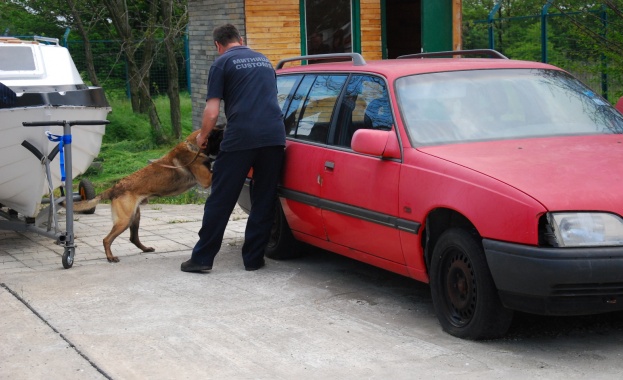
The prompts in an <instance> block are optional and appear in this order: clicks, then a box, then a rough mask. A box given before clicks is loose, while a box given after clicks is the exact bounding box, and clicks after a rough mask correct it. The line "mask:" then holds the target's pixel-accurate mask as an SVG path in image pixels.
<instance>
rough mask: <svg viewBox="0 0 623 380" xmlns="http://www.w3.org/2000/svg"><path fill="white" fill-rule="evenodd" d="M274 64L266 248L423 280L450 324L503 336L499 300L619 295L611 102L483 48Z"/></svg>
mask: <svg viewBox="0 0 623 380" xmlns="http://www.w3.org/2000/svg"><path fill="white" fill-rule="evenodd" d="M483 54H484V55H487V56H489V57H485V58H466V56H470V55H475V56H476V57H478V56H480V57H481V56H482V55H483ZM344 58H347V59H348V61H347V62H343V61H342V62H335V60H336V59H338V60H339V59H342V60H343V59H344ZM303 60H308V61H310V62H311V61H313V62H314V63H316V64H309V65H300V66H292V67H287V68H283V66H284V65H285V64H286V63H289V62H296V61H303ZM327 60H328V61H329V62H325V61H327ZM288 66H290V64H288ZM277 69H278V70H277V75H278V79H277V84H278V89H279V102H280V105H281V107H282V110H283V114H284V120H285V124H286V129H287V142H286V158H285V166H284V168H283V177H282V182H281V185H280V189H279V196H280V202H279V205H278V206H279V207H278V210H277V213H276V219H275V223H274V228H273V234H272V237H271V241H270V243H269V246H268V248H267V251H266V256H267V257H270V258H275V259H283V258H289V257H294V256H296V255H297V254H298V250H297V247H296V243H297V242H304V243H307V244H311V245H313V246H316V247H320V248H323V249H326V250H329V251H332V252H335V253H338V254H342V255H345V256H348V257H351V258H353V259H356V260H360V261H363V262H366V263H369V264H372V265H374V266H377V267H380V268H384V269H387V270H389V271H392V272H395V273H399V274H401V275H404V276H408V277H411V278H413V279H416V280H418V281H422V282H426V283H429V284H430V288H431V293H432V300H433V304H434V307H435V311H436V314H437V316H438V319H439V322H440V324H441V326H442V328H443V329H444V330H445V331H447V332H448V333H450V334H452V335H454V336H457V337H461V338H468V339H489V338H495V337H500V336H502V335H503V334H504V333H505V332H506V331H507V329H508V327H509V325H510V323H511V319H512V316H513V311H514V310H518V311H523V312H529V313H535V314H543V315H581V314H596V313H603V312H610V311H615V310H621V309H623V218H622V217H621V216H622V215H623V191H622V189H623V135H622V133H623V115H622V114H621V113H620V112H619V111H617V110H616V109H615V108H614V107H612V106H611V105H610V104H609V103H608V102H607V101H606V100H604V99H603V98H602V97H600V96H599V95H597V94H595V93H594V92H593V91H591V90H590V89H589V88H588V87H586V86H585V85H584V84H582V83H581V82H579V81H578V80H577V79H575V78H573V77H572V76H571V75H570V74H568V73H567V72H565V71H563V70H561V69H560V68H557V67H554V66H551V65H547V64H542V63H536V62H525V61H516V60H509V59H506V57H504V56H503V55H501V54H500V53H498V52H496V51H493V50H480V51H458V52H444V53H423V54H415V55H411V56H405V57H400V58H399V59H393V60H383V61H374V62H366V61H365V60H364V59H363V57H362V56H361V55H359V54H357V53H345V54H333V55H320V56H306V57H296V58H291V59H286V60H283V61H281V62H280V63H279V64H278V66H277ZM620 104H623V103H621V102H620ZM252 191H253V186H252V181H248V182H247V186H245V188H244V189H243V192H242V193H241V196H240V200H239V204H240V205H241V206H242V207H243V209H245V210H249V209H250V200H249V199H250V192H252Z"/></svg>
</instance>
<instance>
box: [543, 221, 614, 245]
mask: <svg viewBox="0 0 623 380" xmlns="http://www.w3.org/2000/svg"><path fill="white" fill-rule="evenodd" d="M548 219H549V222H550V225H551V226H552V227H553V229H554V231H553V232H554V234H555V236H556V241H557V243H558V246H559V247H587V246H613V245H623V219H621V217H620V216H618V215H615V214H608V213H598V212H556V213H550V214H549V217H548Z"/></svg>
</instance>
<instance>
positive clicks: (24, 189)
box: [0, 37, 111, 217]
mask: <svg viewBox="0 0 623 380" xmlns="http://www.w3.org/2000/svg"><path fill="white" fill-rule="evenodd" d="M0 83H2V84H4V85H5V86H6V87H8V88H9V89H11V90H12V91H13V92H15V94H16V97H15V98H14V99H11V100H10V101H8V102H7V101H6V99H5V103H4V104H0V204H2V205H4V206H6V207H8V208H9V209H11V210H14V211H16V212H18V213H20V214H22V215H23V216H24V217H35V216H36V215H37V214H38V211H39V208H40V205H41V200H42V196H43V195H46V194H48V193H49V190H50V187H51V188H52V189H56V188H57V187H59V186H61V185H62V182H61V165H60V162H61V159H60V155H59V154H57V155H56V157H55V158H54V160H53V161H52V162H51V164H50V170H51V177H52V180H51V184H48V180H47V177H46V172H45V166H44V165H42V163H41V162H40V160H38V159H37V158H36V157H35V155H33V154H32V153H31V152H30V151H29V150H27V149H26V148H24V147H23V146H22V142H23V141H27V142H28V143H30V144H31V145H32V146H34V147H35V148H37V149H38V150H39V151H40V152H41V153H42V154H43V155H45V156H47V155H48V154H49V153H50V152H52V150H53V149H54V148H55V147H56V145H57V144H58V142H53V141H50V140H49V139H48V137H47V136H46V133H45V132H46V131H49V132H50V133H51V134H53V135H57V136H62V135H63V127H62V126H51V127H50V126H47V127H24V126H23V124H22V123H24V122H49V121H61V122H62V121H70V120H71V121H76V120H106V116H107V115H108V113H109V112H110V111H111V108H110V106H109V104H108V102H107V100H106V97H105V94H104V91H103V90H102V89H101V88H99V87H88V86H86V85H85V84H84V82H83V81H82V79H81V78H80V74H79V73H78V70H77V69H76V66H75V65H74V62H73V60H72V58H71V56H70V54H69V51H68V50H67V49H66V48H64V47H62V46H60V45H59V44H58V39H51V38H43V37H35V40H34V41H23V40H19V39H15V38H6V37H1V38H0ZM104 132H105V125H104V124H102V125H89V126H74V127H72V128H71V152H72V163H73V164H72V165H71V168H72V173H73V176H77V175H79V174H82V173H84V172H85V171H86V170H87V169H88V168H89V166H90V165H91V163H92V161H93V159H94V158H95V157H97V155H98V154H99V151H100V147H101V143H102V137H103V135H104Z"/></svg>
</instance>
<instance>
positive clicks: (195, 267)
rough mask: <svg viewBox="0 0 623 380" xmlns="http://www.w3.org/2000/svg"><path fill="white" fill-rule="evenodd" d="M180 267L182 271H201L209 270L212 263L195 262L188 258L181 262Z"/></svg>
mask: <svg viewBox="0 0 623 380" xmlns="http://www.w3.org/2000/svg"><path fill="white" fill-rule="evenodd" d="M181 269H182V272H203V271H204V270H211V269H212V265H200V264H195V263H194V262H193V261H192V259H188V260H187V261H184V262H183V263H182V266H181Z"/></svg>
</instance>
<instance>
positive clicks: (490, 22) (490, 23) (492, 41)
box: [487, 0, 502, 49]
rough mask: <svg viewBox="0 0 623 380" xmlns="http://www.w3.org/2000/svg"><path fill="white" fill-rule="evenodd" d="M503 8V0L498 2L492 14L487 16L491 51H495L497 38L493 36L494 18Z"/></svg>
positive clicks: (492, 9)
mask: <svg viewBox="0 0 623 380" xmlns="http://www.w3.org/2000/svg"><path fill="white" fill-rule="evenodd" d="M500 7H502V0H497V1H496V3H495V5H493V8H491V12H489V14H488V15H487V29H488V31H489V49H495V36H494V35H493V18H494V17H495V13H496V12H497V11H499V10H500Z"/></svg>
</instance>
